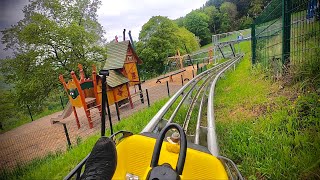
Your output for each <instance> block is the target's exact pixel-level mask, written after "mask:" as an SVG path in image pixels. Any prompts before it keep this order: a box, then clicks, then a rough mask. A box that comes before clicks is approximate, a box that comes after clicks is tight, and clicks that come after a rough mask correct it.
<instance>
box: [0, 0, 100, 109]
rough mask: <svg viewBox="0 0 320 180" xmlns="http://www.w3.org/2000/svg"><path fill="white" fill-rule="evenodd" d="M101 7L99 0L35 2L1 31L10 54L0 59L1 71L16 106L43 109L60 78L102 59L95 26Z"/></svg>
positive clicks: (97, 26) (96, 26) (49, 0)
mask: <svg viewBox="0 0 320 180" xmlns="http://www.w3.org/2000/svg"><path fill="white" fill-rule="evenodd" d="M100 5H101V2H100V1H99V0H70V1H62V0H33V1H31V2H30V4H29V5H27V6H25V7H24V9H23V13H24V15H25V16H24V19H22V20H21V21H19V22H18V23H17V24H16V25H13V26H11V27H10V28H8V29H5V30H3V31H2V33H3V38H2V42H3V43H4V44H6V49H11V50H13V52H14V56H13V57H12V58H7V59H5V60H2V61H1V71H2V72H3V73H4V76H5V78H6V81H7V82H9V83H13V84H14V88H15V92H16V93H17V97H18V101H19V103H20V104H35V105H41V103H42V102H43V99H45V98H46V97H47V96H48V95H49V93H50V92H52V91H53V90H54V89H57V88H58V87H59V86H61V85H60V83H59V81H58V76H59V74H64V75H69V73H70V71H71V70H75V69H76V67H77V64H78V63H81V64H83V65H84V67H91V65H92V64H93V63H97V62H100V61H103V60H105V59H106V49H105V47H104V39H103V38H102V37H103V33H104V31H103V30H102V26H101V25H100V24H99V23H98V22H97V9H98V8H99V6H100ZM85 71H86V69H85Z"/></svg>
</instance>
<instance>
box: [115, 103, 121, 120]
mask: <svg viewBox="0 0 320 180" xmlns="http://www.w3.org/2000/svg"><path fill="white" fill-rule="evenodd" d="M115 106H116V111H117V117H118V121H120V111H119V106H118V103H117V102H116V103H115Z"/></svg>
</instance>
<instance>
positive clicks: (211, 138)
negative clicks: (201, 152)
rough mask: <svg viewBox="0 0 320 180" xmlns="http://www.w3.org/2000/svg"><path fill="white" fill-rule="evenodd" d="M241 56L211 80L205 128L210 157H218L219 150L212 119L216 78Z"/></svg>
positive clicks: (239, 57) (236, 58)
mask: <svg viewBox="0 0 320 180" xmlns="http://www.w3.org/2000/svg"><path fill="white" fill-rule="evenodd" d="M242 57H243V55H240V56H237V57H235V58H234V60H233V62H232V63H230V64H229V65H228V66H227V67H225V68H224V69H223V70H221V71H220V72H219V73H218V74H217V75H216V77H215V79H214V80H213V82H212V84H211V87H210V92H209V97H208V107H207V121H208V126H207V130H208V133H207V142H208V150H209V151H210V152H211V154H212V155H214V156H216V157H217V156H218V155H219V148H218V143H217V136H216V131H215V128H216V126H215V122H214V121H215V118H214V103H213V100H214V99H213V98H214V88H215V86H216V83H217V81H218V78H219V77H220V76H221V74H222V73H223V72H225V71H226V70H227V69H229V68H230V67H231V66H232V65H234V64H235V63H236V62H237V61H239V60H240V59H241V58H242Z"/></svg>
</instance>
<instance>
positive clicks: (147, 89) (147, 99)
mask: <svg viewBox="0 0 320 180" xmlns="http://www.w3.org/2000/svg"><path fill="white" fill-rule="evenodd" d="M146 95H147V101H148V106H149V107H150V100H149V93H148V89H146Z"/></svg>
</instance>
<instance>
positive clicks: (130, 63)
mask: <svg viewBox="0 0 320 180" xmlns="http://www.w3.org/2000/svg"><path fill="white" fill-rule="evenodd" d="M107 49H108V59H107V61H106V63H105V65H104V67H103V69H105V70H110V71H116V72H118V73H120V74H121V75H122V76H123V77H125V78H127V79H128V81H129V85H130V86H133V85H137V84H140V81H139V73H138V68H137V64H142V61H141V60H140V59H139V57H138V56H137V54H136V53H135V51H134V50H133V47H132V45H131V43H130V41H128V40H127V41H122V42H114V43H109V44H108V45H107Z"/></svg>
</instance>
